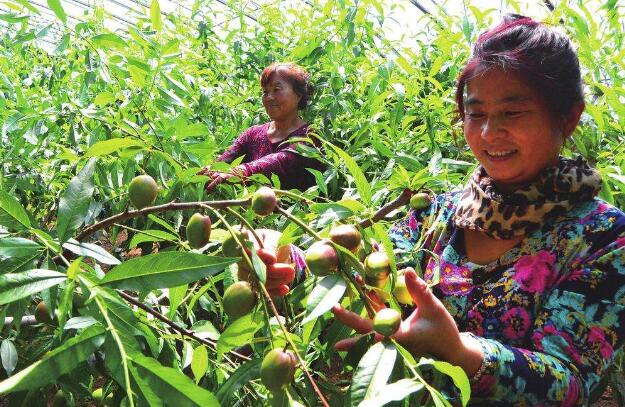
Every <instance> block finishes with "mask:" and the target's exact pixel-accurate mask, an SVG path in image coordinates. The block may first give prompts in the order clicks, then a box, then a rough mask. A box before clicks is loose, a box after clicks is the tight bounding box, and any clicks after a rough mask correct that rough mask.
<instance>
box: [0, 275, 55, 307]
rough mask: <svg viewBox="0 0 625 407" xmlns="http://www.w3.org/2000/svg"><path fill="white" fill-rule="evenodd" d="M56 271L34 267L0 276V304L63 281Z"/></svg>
mask: <svg viewBox="0 0 625 407" xmlns="http://www.w3.org/2000/svg"><path fill="white" fill-rule="evenodd" d="M66 278H67V277H66V276H65V274H63V273H59V272H58V271H52V270H45V269H34V270H29V271H24V272H22V273H9V274H3V275H1V276H0V305H3V304H8V303H10V302H13V301H17V300H20V299H22V298H26V297H29V296H31V295H33V294H36V293H38V292H40V291H43V290H45V289H46V288H50V287H53V286H55V285H57V284H60V283H62V282H63V281H65V279H66Z"/></svg>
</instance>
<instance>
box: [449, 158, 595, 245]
mask: <svg viewBox="0 0 625 407" xmlns="http://www.w3.org/2000/svg"><path fill="white" fill-rule="evenodd" d="M600 189H601V177H600V175H599V172H598V171H597V170H595V169H593V168H591V167H589V166H588V164H587V163H586V161H584V159H583V158H582V157H581V156H578V157H577V158H575V159H570V158H564V157H560V162H559V164H558V165H555V166H553V167H548V168H546V169H544V170H543V171H542V172H541V173H540V175H539V176H538V179H537V180H536V181H534V182H532V183H529V184H527V185H525V186H523V187H521V188H519V189H517V190H516V191H514V192H511V193H503V192H501V191H498V190H497V188H496V186H495V184H494V181H493V179H492V178H491V177H489V176H488V174H487V173H486V171H485V170H484V168H483V167H482V166H480V167H478V168H477V169H476V170H475V172H474V173H473V174H472V175H471V178H470V179H469V182H468V183H467V185H466V186H465V188H464V190H463V192H462V196H461V197H460V200H459V202H458V206H457V208H456V212H455V214H454V218H453V221H454V224H455V225H456V226H457V227H459V228H465V229H474V230H479V231H481V232H484V233H486V234H487V235H488V236H490V237H492V238H495V239H511V238H513V237H514V236H525V235H527V234H529V233H531V232H532V231H534V230H536V229H538V228H539V227H540V226H541V225H542V224H543V223H544V222H547V221H553V220H557V219H559V218H562V217H563V216H565V215H566V213H567V212H568V211H569V209H570V208H571V207H573V206H574V205H575V204H577V203H579V202H584V201H589V200H592V199H593V198H594V197H595V196H596V195H597V194H598V193H599V190H600Z"/></svg>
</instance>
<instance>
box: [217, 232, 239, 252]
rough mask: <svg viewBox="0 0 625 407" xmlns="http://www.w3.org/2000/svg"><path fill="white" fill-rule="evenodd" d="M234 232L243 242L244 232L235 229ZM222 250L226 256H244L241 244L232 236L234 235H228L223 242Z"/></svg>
mask: <svg viewBox="0 0 625 407" xmlns="http://www.w3.org/2000/svg"><path fill="white" fill-rule="evenodd" d="M234 234H235V235H236V236H237V239H239V241H240V242H243V233H241V232H240V231H237V230H235V231H234ZM221 252H222V253H223V255H224V256H226V257H241V256H243V252H242V251H241V246H239V244H238V243H237V241H236V240H235V239H234V237H232V235H228V237H227V238H226V239H225V240H224V241H223V243H222V244H221Z"/></svg>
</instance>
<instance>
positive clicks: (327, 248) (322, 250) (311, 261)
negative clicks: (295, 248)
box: [305, 241, 339, 277]
mask: <svg viewBox="0 0 625 407" xmlns="http://www.w3.org/2000/svg"><path fill="white" fill-rule="evenodd" d="M305 259H306V265H307V266H308V269H309V270H310V272H311V273H312V274H314V275H316V276H318V277H323V276H328V275H330V274H333V273H336V272H337V271H338V269H339V255H338V253H337V252H336V250H335V249H334V247H332V245H331V244H330V243H328V242H327V241H318V242H315V243H313V244H312V245H311V246H310V247H309V248H308V250H306V257H305Z"/></svg>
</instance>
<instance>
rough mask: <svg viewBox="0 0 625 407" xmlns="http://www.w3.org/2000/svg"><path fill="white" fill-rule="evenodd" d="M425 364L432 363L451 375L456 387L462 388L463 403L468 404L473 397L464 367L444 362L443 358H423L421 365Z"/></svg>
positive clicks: (437, 368)
mask: <svg viewBox="0 0 625 407" xmlns="http://www.w3.org/2000/svg"><path fill="white" fill-rule="evenodd" d="M423 365H431V366H433V367H434V368H435V369H436V370H438V371H439V372H441V373H443V374H445V375H447V376H449V377H451V379H452V380H453V382H454V384H455V385H456V387H457V388H458V389H460V397H461V400H462V405H463V406H466V405H467V403H468V402H469V399H470V398H471V384H470V383H469V378H468V377H467V374H466V373H465V372H464V369H462V368H461V367H459V366H454V365H452V364H450V363H447V362H444V361H442V360H434V359H426V358H421V360H420V361H419V366H423Z"/></svg>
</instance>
